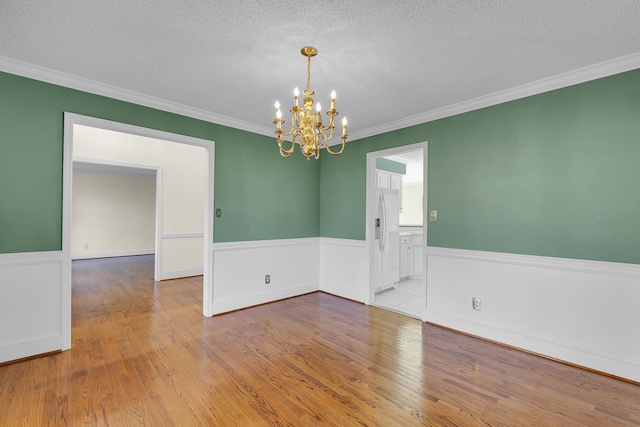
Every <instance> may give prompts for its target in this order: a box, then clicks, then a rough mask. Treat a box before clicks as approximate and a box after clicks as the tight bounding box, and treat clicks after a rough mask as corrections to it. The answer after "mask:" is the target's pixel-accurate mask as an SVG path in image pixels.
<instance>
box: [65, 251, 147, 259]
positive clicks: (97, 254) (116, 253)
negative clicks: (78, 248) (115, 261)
mask: <svg viewBox="0 0 640 427" xmlns="http://www.w3.org/2000/svg"><path fill="white" fill-rule="evenodd" d="M153 254H155V249H133V250H124V251H107V252H81V253H75V254H71V259H72V260H77V259H94V258H115V257H121V256H137V255H153Z"/></svg>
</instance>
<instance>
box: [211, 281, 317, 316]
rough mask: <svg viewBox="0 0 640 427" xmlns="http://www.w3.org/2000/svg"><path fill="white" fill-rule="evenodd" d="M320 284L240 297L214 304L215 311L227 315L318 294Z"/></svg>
mask: <svg viewBox="0 0 640 427" xmlns="http://www.w3.org/2000/svg"><path fill="white" fill-rule="evenodd" d="M317 290H318V283H309V284H307V285H301V286H296V287H293V288H288V289H279V290H276V291H273V292H265V293H263V294H259V295H251V296H248V297H239V298H236V299H233V300H229V301H224V302H219V303H216V302H214V304H213V310H214V312H215V313H216V314H222V313H227V312H229V311H234V310H239V309H242V308H247V307H253V306H256V305H260V304H267V303H270V302H274V301H278V300H282V299H285V298H291V297H296V296H299V295H304V294H308V293H311V292H316V291H317Z"/></svg>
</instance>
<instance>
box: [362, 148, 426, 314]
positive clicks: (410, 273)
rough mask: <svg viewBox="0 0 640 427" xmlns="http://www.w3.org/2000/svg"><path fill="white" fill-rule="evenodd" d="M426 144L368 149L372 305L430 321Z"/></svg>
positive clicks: (370, 298)
mask: <svg viewBox="0 0 640 427" xmlns="http://www.w3.org/2000/svg"><path fill="white" fill-rule="evenodd" d="M427 154H428V153H427V143H426V142H424V143H419V144H412V145H408V146H403V147H397V148H393V149H388V150H383V151H377V152H372V153H368V155H367V247H368V250H369V271H370V275H369V277H370V289H369V304H371V305H374V306H377V307H381V308H384V309H388V310H392V311H396V312H399V313H402V314H406V315H408V316H411V317H415V318H419V319H422V320H426V295H427V293H426V286H427V283H426V242H427V222H426V215H425V214H424V212H426V211H427V210H426V209H427V207H426V201H427V168H426V165H427Z"/></svg>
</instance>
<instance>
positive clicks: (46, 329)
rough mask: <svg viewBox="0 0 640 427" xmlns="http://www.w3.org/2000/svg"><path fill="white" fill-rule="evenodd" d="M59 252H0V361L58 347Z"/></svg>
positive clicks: (60, 259)
mask: <svg viewBox="0 0 640 427" xmlns="http://www.w3.org/2000/svg"><path fill="white" fill-rule="evenodd" d="M61 283H62V252H60V251H55V252H31V253H15V254H0V363H2V362H7V361H9V360H15V359H21V358H24V357H29V356H33V355H36V354H42V353H47V352H50V351H55V350H60V349H61V348H62V316H61V292H62V291H61Z"/></svg>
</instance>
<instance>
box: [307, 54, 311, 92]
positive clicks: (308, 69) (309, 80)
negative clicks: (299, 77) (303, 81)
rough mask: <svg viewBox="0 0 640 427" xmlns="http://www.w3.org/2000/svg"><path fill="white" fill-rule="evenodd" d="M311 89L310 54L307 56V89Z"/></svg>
mask: <svg viewBox="0 0 640 427" xmlns="http://www.w3.org/2000/svg"><path fill="white" fill-rule="evenodd" d="M310 90H311V56H307V91H310Z"/></svg>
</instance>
